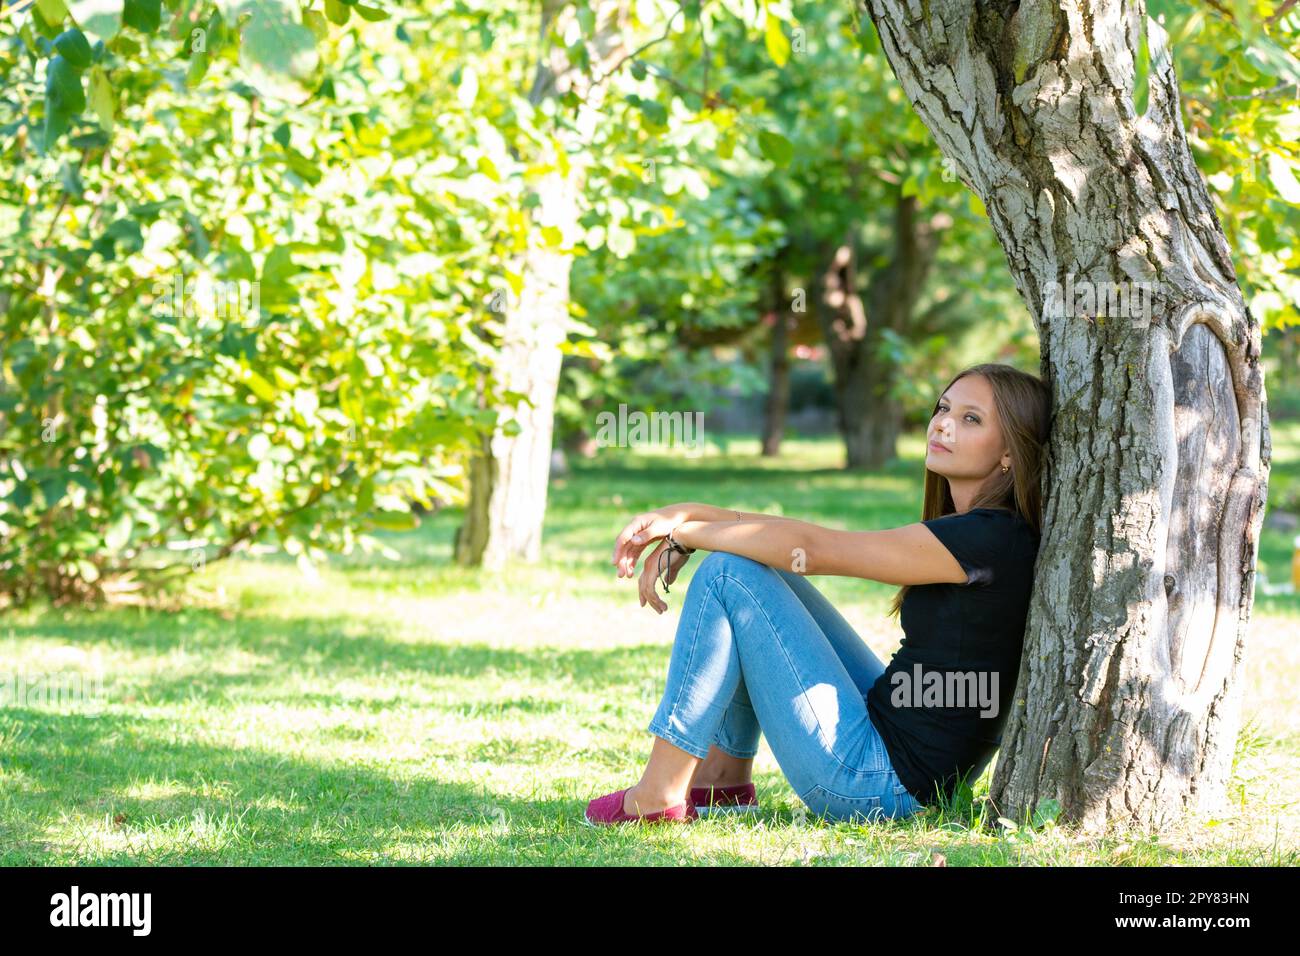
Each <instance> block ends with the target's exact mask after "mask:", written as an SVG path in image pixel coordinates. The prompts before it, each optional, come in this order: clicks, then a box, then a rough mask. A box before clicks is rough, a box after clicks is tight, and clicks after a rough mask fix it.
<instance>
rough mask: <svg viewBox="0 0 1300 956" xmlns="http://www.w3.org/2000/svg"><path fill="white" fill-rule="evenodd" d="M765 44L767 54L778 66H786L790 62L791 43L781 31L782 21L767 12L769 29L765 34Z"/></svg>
mask: <svg viewBox="0 0 1300 956" xmlns="http://www.w3.org/2000/svg"><path fill="white" fill-rule="evenodd" d="M763 43H764V44H765V45H766V46H767V53H768V55H769V56H770V57H771V58H772V62H774V63H775V64H776V65H777V66H785V65H786V63H787V62H789V60H790V41H789V40H788V39H787V38H786V35H785V31H784V30H782V29H781V21H780V20H778V19H777V18H776V17H775V16H773V15H772V11H771V10H770V9H769V10H768V11H767V29H766V30H765V31H764V32H763Z"/></svg>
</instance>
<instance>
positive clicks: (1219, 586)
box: [869, 0, 1271, 831]
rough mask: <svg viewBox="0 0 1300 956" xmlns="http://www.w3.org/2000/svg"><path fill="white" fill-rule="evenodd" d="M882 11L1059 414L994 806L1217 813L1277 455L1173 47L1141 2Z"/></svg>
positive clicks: (1094, 825) (1112, 815) (912, 94)
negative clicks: (1190, 141) (1129, 302)
mask: <svg viewBox="0 0 1300 956" xmlns="http://www.w3.org/2000/svg"><path fill="white" fill-rule="evenodd" d="M869 9H870V15H871V18H872V20H873V21H874V22H875V25H876V28H877V30H878V32H879V34H880V39H881V42H882V44H883V47H884V50H885V52H886V55H887V56H888V58H889V61H890V63H891V64H892V66H893V69H894V72H895V73H896V75H897V76H898V78H899V80H900V81H901V83H902V85H903V89H904V91H905V92H906V93H907V96H908V98H909V99H910V100H911V102H912V104H913V106H914V107H915V108H916V111H917V113H918V115H919V116H920V117H921V119H922V120H923V121H924V122H925V123H926V125H927V126H928V127H929V128H930V130H931V132H932V133H933V134H934V136H935V139H936V140H937V141H938V143H939V146H940V148H941V149H942V150H943V152H944V154H945V155H946V156H948V158H949V159H950V160H951V161H952V162H953V163H954V165H955V167H956V169H957V171H958V174H959V175H960V176H961V177H962V179H963V180H964V181H965V182H966V184H967V185H968V186H970V188H971V189H973V190H974V191H975V193H976V194H977V195H978V196H979V197H980V199H982V200H983V201H984V204H985V206H986V207H987V209H988V213H989V219H990V222H991V223H992V225H993V228H994V231H995V232H996V234H997V237H998V240H999V241H1000V243H1001V244H1002V247H1003V249H1004V250H1005V252H1006V255H1007V261H1008V264H1009V265H1010V267H1011V271H1012V274H1013V276H1014V277H1015V281H1016V285H1017V288H1018V289H1019V290H1020V293H1021V295H1022V296H1023V297H1024V299H1025V301H1026V303H1027V304H1028V305H1029V308H1030V312H1031V313H1032V314H1033V316H1034V321H1035V323H1036V325H1037V327H1038V332H1039V335H1040V339H1041V343H1042V375H1043V377H1044V379H1045V381H1047V382H1048V383H1049V385H1050V387H1051V391H1052V397H1053V402H1054V408H1053V412H1054V420H1053V427H1052V433H1051V440H1050V449H1049V455H1048V460H1047V467H1046V469H1045V473H1044V475H1043V476H1042V482H1043V491H1044V495H1045V501H1046V504H1045V510H1044V529H1043V537H1042V546H1041V550H1040V553H1039V558H1038V565H1037V574H1036V582H1035V589H1034V595H1033V599H1032V602H1031V605H1030V613H1029V622H1028V627H1027V629H1026V634H1025V645H1024V656H1023V659H1022V663H1021V670H1020V675H1019V684H1018V689H1017V692H1016V697H1015V704H1014V706H1013V710H1012V713H1011V714H1010V715H1009V717H1008V722H1007V725H1006V727H1005V729H1004V732H1003V737H1002V740H1001V746H1002V750H1001V756H1000V759H999V761H998V764H997V766H996V768H995V772H994V775H993V782H992V788H991V793H990V796H991V798H992V800H993V802H994V804H995V807H996V809H997V810H998V811H999V812H1001V813H1003V814H1005V815H1007V816H1010V817H1012V818H1013V819H1019V818H1021V816H1022V815H1023V814H1024V813H1025V812H1026V811H1028V810H1032V809H1033V808H1034V807H1035V806H1037V805H1038V804H1039V802H1040V800H1043V799H1046V798H1054V799H1056V800H1057V801H1059V802H1060V804H1061V807H1062V817H1061V819H1062V820H1064V821H1067V822H1074V823H1077V824H1079V825H1080V826H1081V827H1082V828H1083V829H1084V830H1085V831H1086V830H1100V829H1102V828H1104V827H1105V826H1106V825H1107V824H1108V823H1109V822H1112V821H1114V822H1122V823H1125V824H1131V825H1137V826H1140V827H1142V828H1144V829H1154V828H1159V827H1162V826H1164V825H1165V824H1167V823H1172V822H1174V821H1175V820H1176V819H1178V818H1179V817H1180V816H1182V814H1183V812H1184V811H1187V810H1198V811H1211V810H1213V809H1215V808H1217V807H1220V806H1221V805H1222V802H1223V798H1224V795H1225V791H1226V781H1227V777H1228V774H1229V772H1230V768H1231V765H1232V757H1233V751H1234V745H1235V740H1236V736H1237V730H1238V721H1239V715H1240V694H1241V683H1240V672H1241V661H1242V656H1243V652H1244V649H1245V640H1246V633H1247V625H1248V622H1249V620H1250V611H1251V606H1252V602H1253V595H1254V580H1255V574H1254V567H1255V557H1256V552H1257V547H1258V540H1259V527H1260V523H1261V520H1262V517H1263V506H1264V499H1265V494H1266V491H1267V485H1268V471H1269V458H1270V454H1271V445H1270V441H1269V433H1268V416H1267V411H1266V398H1265V391H1264V373H1263V366H1262V364H1261V362H1260V329H1259V326H1258V323H1257V322H1256V321H1255V320H1254V318H1253V317H1252V316H1251V315H1250V313H1249V311H1248V310H1247V309H1246V307H1245V303H1244V301H1243V299H1242V296H1241V292H1240V290H1239V289H1238V287H1237V279H1236V272H1235V270H1234V268H1233V264H1232V260H1231V258H1230V256H1229V250H1228V246H1227V242H1226V241H1225V239H1224V236H1223V232H1222V229H1221V228H1220V226H1219V222H1218V219H1217V217H1216V216H1215V213H1214V209H1213V206H1212V204H1211V201H1210V198H1209V196H1208V194H1207V193H1206V189H1205V185H1204V183H1203V181H1202V179H1201V176H1200V174H1199V172H1198V171H1197V168H1196V166H1195V164H1194V162H1193V160H1192V156H1191V153H1190V151H1189V150H1188V147H1187V142H1186V139H1185V137H1184V133H1183V127H1182V121H1181V117H1180V114H1179V107H1178V87H1177V81H1176V79H1175V76H1174V71H1173V65H1172V62H1171V59H1170V56H1169V52H1168V50H1167V48H1166V45H1165V34H1164V31H1163V30H1162V29H1161V28H1160V27H1159V25H1158V24H1156V23H1155V22H1154V21H1152V20H1150V19H1148V18H1147V16H1146V11H1145V6H1144V4H1143V3H1142V2H1141V0H1138V2H1136V3H1127V4H1121V3H1119V2H1118V0H1095V2H1086V0H1084V2H1079V0H1076V2H1065V3H1058V2H1043V0H1040V2H1032V3H1030V2H1022V3H1019V4H1017V3H1011V2H1006V3H992V4H972V3H969V2H965V0H930V3H929V4H928V7H927V9H928V15H927V16H924V17H923V16H922V5H921V4H920V3H918V2H915V0H913V2H903V0H870V7H869ZM1144 48H1145V51H1146V52H1149V55H1150V61H1149V62H1150V70H1149V73H1148V79H1147V81H1146V86H1147V90H1146V93H1147V101H1148V103H1149V106H1148V107H1147V109H1146V111H1145V112H1144V113H1142V114H1139V113H1137V111H1136V109H1135V107H1134V81H1135V72H1136V71H1135V67H1134V64H1135V63H1136V62H1139V61H1140V60H1141V58H1142V53H1143V51H1144ZM1067 277H1068V278H1072V280H1073V282H1074V283H1075V284H1076V286H1077V284H1078V283H1080V282H1091V283H1119V284H1120V285H1121V287H1123V288H1127V289H1129V290H1130V291H1135V290H1136V288H1137V286H1136V284H1137V283H1141V282H1145V283H1151V284H1153V285H1154V291H1153V295H1152V300H1151V304H1152V308H1151V310H1150V313H1149V321H1148V320H1147V317H1145V316H1139V317H1137V318H1134V317H1131V316H1119V317H1117V316H1115V315H1113V314H1105V312H1106V311H1107V310H1102V309H1097V308H1095V307H1094V308H1091V309H1089V308H1086V307H1084V308H1081V309H1077V310H1072V309H1070V308H1066V309H1064V314H1062V310H1061V309H1059V308H1057V306H1058V305H1060V304H1062V303H1061V299H1060V297H1059V296H1056V295H1054V294H1053V292H1052V290H1053V287H1052V285H1051V284H1052V283H1062V284H1064V283H1065V282H1066V280H1067ZM1103 288H1104V287H1103ZM1065 304H1066V305H1069V304H1071V303H1065ZM1072 311H1074V312H1076V313H1077V314H1071V312H1072Z"/></svg>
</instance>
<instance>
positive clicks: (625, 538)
mask: <svg viewBox="0 0 1300 956" xmlns="http://www.w3.org/2000/svg"><path fill="white" fill-rule="evenodd" d="M685 520H687V518H686V517H683V516H682V515H679V514H673V515H669V514H665V513H664V512H663V511H658V510H656V511H646V512H644V513H642V514H639V515H637V516H636V517H635V518H633V519H632V520H631V521H629V522H628V524H627V527H626V528H624V529H623V530H622V532H621V533H620V534H619V536H618V538H617V539H616V540H615V541H614V562H613V563H614V565H615V566H616V567H617V568H618V576H619V577H620V578H630V577H631V576H632V574H633V572H634V571H635V570H636V561H637V558H639V557H640V556H641V552H642V551H644V550H645V549H646V546H647V545H649V544H650V542H651V541H655V540H657V539H658V538H662V537H663V536H664V535H666V534H667V533H668V532H670V531H672V530H673V528H675V527H677V526H678V525H679V524H681V523H682V522H683V521H685ZM647 567H650V568H653V567H654V565H653V563H648V564H647ZM652 573H653V572H652ZM669 583H670V584H671V583H672V582H671V580H670V581H669ZM641 603H642V604H644V603H645V602H644V601H642V602H641Z"/></svg>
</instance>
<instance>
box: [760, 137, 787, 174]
mask: <svg viewBox="0 0 1300 956" xmlns="http://www.w3.org/2000/svg"><path fill="white" fill-rule="evenodd" d="M758 148H759V149H760V150H762V152H763V155H764V156H766V157H767V158H768V159H769V160H770V161H771V162H773V163H775V164H776V165H777V166H788V165H790V160H792V159H794V144H793V143H791V142H790V141H789V140H788V139H786V138H785V137H784V136H782V135H781V134H780V133H774V132H772V131H771V130H766V129H763V130H759V131H758Z"/></svg>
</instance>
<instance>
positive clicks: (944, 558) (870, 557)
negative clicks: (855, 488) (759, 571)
mask: <svg viewBox="0 0 1300 956" xmlns="http://www.w3.org/2000/svg"><path fill="white" fill-rule="evenodd" d="M673 540H674V541H677V542H679V543H681V544H683V545H685V546H686V547H688V548H703V549H704V550H706V551H728V552H730V553H731V554H739V555H742V556H743V557H746V558H752V559H753V560H755V561H758V562H759V563H760V564H766V565H767V566H768V567H772V568H779V569H782V570H784V569H786V568H788V569H790V570H791V571H793V572H795V573H796V574H802V575H805V576H806V575H812V574H835V575H843V576H845V577H854V578H867V579H869V580H872V581H880V582H882V583H884V584H965V583H967V581H968V575H967V573H966V571H965V570H964V569H963V568H962V566H961V565H960V564H959V563H958V562H957V559H956V558H955V557H953V555H952V553H951V552H950V551H949V550H948V549H947V548H946V547H945V546H944V544H943V542H942V541H940V540H939V539H938V538H937V537H935V534H934V532H933V531H931V530H930V529H929V528H927V527H926V526H925V525H924V524H923V523H921V522H919V521H917V522H913V523H912V524H907V525H903V526H902V527H901V528H886V529H884V530H881V531H837V530H835V529H834V528H823V527H822V526H821V525H817V524H812V523H811V522H808V521H798V520H795V519H793V518H791V519H788V520H786V521H683V522H682V523H681V524H679V525H678V526H677V529H676V530H675V531H673Z"/></svg>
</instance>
